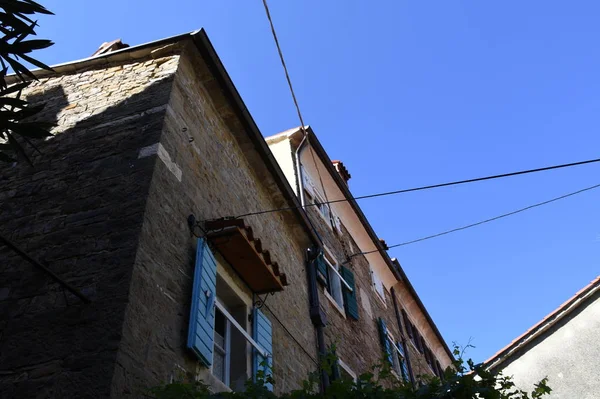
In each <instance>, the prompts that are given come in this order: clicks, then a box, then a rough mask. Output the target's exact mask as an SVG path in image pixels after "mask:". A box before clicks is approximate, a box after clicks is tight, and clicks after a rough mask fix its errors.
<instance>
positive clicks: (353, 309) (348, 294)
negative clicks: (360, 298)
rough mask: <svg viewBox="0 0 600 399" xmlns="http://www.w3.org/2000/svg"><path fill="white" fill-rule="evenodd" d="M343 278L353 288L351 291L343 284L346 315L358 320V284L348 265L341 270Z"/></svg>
mask: <svg viewBox="0 0 600 399" xmlns="http://www.w3.org/2000/svg"><path fill="white" fill-rule="evenodd" d="M340 274H341V275H342V278H343V279H344V280H346V283H348V285H349V286H350V287H351V288H352V291H350V290H349V289H348V288H346V286H345V285H342V290H343V294H344V308H345V309H346V315H347V316H348V317H350V318H353V319H354V320H358V302H357V301H356V285H355V284H354V273H352V271H351V270H350V269H348V268H347V267H344V266H342V267H341V270H340Z"/></svg>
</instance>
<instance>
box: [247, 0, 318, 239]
mask: <svg viewBox="0 0 600 399" xmlns="http://www.w3.org/2000/svg"><path fill="white" fill-rule="evenodd" d="M263 6H264V7H265V13H266V14H267V19H268V20H269V25H270V26H271V33H272V34H273V40H274V41H275V46H277V52H278V53H279V60H280V61H281V65H282V66H283V71H284V72H285V79H286V80H287V83H288V87H289V88H290V93H291V94H292V99H293V100H294V106H295V107H296V112H297V113H298V119H299V120H300V130H301V131H302V133H303V134H304V137H305V138H306V139H307V141H310V140H309V138H308V133H307V132H306V129H305V128H304V119H303V118H302V112H300V105H298V99H297V98H296V93H295V92H294V87H293V86H292V79H291V78H290V74H289V72H288V69H287V65H286V64H285V59H284V58H283V52H282V51H281V46H280V45H279V39H278V38H277V33H276V32H275V26H274V25H273V19H272V18H271V12H270V11H269V5H268V4H267V0H263ZM310 153H311V156H312V160H313V163H314V165H315V169H316V170H317V174H318V175H319V182H320V184H321V189H322V190H323V194H324V195H325V200H326V201H329V198H327V191H326V190H325V185H324V184H323V179H322V178H321V172H320V171H319V168H318V167H317V162H316V160H315V155H314V154H313V150H312V148H311V150H310ZM297 208H298V207H292V208H290V209H297ZM300 208H302V207H300ZM302 211H303V212H305V210H304V208H302ZM305 214H306V212H305ZM247 216H249V215H247ZM306 217H307V219H308V221H309V223H310V225H311V228H312V229H313V231H314V232H315V234H316V236H317V237H318V238H319V240H320V239H321V236H320V235H319V232H318V231H317V229H316V228H315V226H314V225H313V224H312V221H311V219H310V217H308V215H306Z"/></svg>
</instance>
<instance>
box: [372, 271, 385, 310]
mask: <svg viewBox="0 0 600 399" xmlns="http://www.w3.org/2000/svg"><path fill="white" fill-rule="evenodd" d="M369 269H370V270H371V287H372V288H373V291H375V293H376V294H377V297H378V298H379V299H380V300H381V301H382V302H383V304H384V305H386V302H385V285H383V280H382V279H381V278H380V277H379V274H377V272H376V271H375V269H374V268H373V266H372V265H369ZM377 283H379V285H380V286H381V291H382V292H379V290H378V289H377V285H378V284H377Z"/></svg>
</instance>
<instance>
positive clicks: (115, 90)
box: [0, 56, 177, 398]
mask: <svg viewBox="0 0 600 399" xmlns="http://www.w3.org/2000/svg"><path fill="white" fill-rule="evenodd" d="M176 63H177V59H176V57H171V56H165V57H162V58H158V59H151V58H150V57H148V58H147V59H144V60H142V61H132V60H130V61H122V62H120V63H112V64H110V63H108V61H106V62H105V63H103V64H100V65H98V66H96V67H94V68H92V69H89V68H88V69H81V68H82V67H79V66H78V65H71V66H70V67H69V68H68V70H66V69H65V68H63V69H61V70H59V72H57V75H55V76H53V77H49V78H43V79H41V80H40V81H39V82H34V83H33V84H32V85H31V86H30V87H29V88H28V89H27V90H25V92H24V94H25V96H26V97H27V98H28V99H30V100H31V101H33V102H41V101H43V102H46V104H47V106H46V108H45V109H44V111H43V113H42V114H41V115H40V116H39V118H40V119H42V120H44V121H54V122H56V123H57V127H56V128H54V129H53V133H55V136H54V137H52V138H50V139H48V140H46V141H42V142H39V143H37V146H38V148H39V149H40V151H41V154H35V153H34V152H33V151H32V149H31V148H28V150H29V153H30V154H32V155H31V158H32V160H33V163H34V165H35V166H34V167H30V166H29V165H28V164H27V163H26V162H24V161H21V162H19V163H18V164H17V165H13V166H11V165H2V166H3V168H2V176H1V177H0V179H1V180H2V184H1V185H0V201H1V202H2V209H1V211H0V233H1V234H2V235H4V236H5V237H7V238H9V239H10V240H12V241H13V242H14V243H16V244H17V245H19V246H21V247H22V248H23V249H24V250H25V251H26V252H28V253H29V254H30V255H31V256H33V257H35V258H38V259H39V260H41V261H42V262H44V263H45V264H47V265H48V267H49V268H50V269H51V270H53V271H54V272H55V273H56V274H58V275H59V276H61V278H63V279H64V280H66V281H68V282H69V283H70V284H72V285H73V286H75V287H76V288H78V289H80V290H82V291H83V292H84V293H85V295H87V296H88V297H90V298H91V299H92V301H93V302H92V303H91V304H83V303H82V302H81V301H80V300H78V299H77V298H76V297H74V296H73V295H71V294H69V293H66V292H65V291H64V290H63V289H62V287H61V286H59V285H58V284H57V283H55V282H53V281H52V280H51V279H50V278H49V277H48V276H47V275H46V274H44V273H43V272H41V271H40V270H39V269H37V268H34V267H33V266H32V265H31V264H29V263H27V262H26V261H25V260H23V259H22V258H20V257H19V256H17V255H15V253H13V252H11V251H10V250H9V249H7V248H6V247H4V246H0V257H1V260H2V268H1V270H0V397H3V398H4V397H6V398H9V397H10V398H18V397H23V398H30V397H37V398H43V397H57V398H58V397H61V398H62V397H77V398H88V397H108V396H109V393H110V381H111V379H112V374H113V369H114V363H115V358H116V354H117V349H118V347H119V342H120V339H121V328H122V322H123V319H124V312H125V307H126V304H127V301H128V292H129V283H130V279H131V271H132V269H133V267H132V266H133V262H134V258H135V254H136V247H137V241H138V236H139V232H140V229H141V226H142V221H143V212H144V209H145V203H146V197H147V193H148V190H149V188H150V179H151V177H152V171H153V168H154V164H155V159H153V158H141V159H138V154H139V151H140V148H143V147H145V146H148V145H150V144H152V143H155V142H156V141H157V140H158V139H159V137H160V134H161V131H162V125H163V119H164V115H165V110H166V103H167V101H168V98H169V92H170V88H171V85H172V75H173V72H174V67H175V66H176ZM25 147H26V148H27V146H25Z"/></svg>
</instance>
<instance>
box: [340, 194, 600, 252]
mask: <svg viewBox="0 0 600 399" xmlns="http://www.w3.org/2000/svg"><path fill="white" fill-rule="evenodd" d="M598 187H600V184H596V185H594V186H591V187H586V188H584V189H581V190H577V191H575V192H572V193H569V194H565V195H561V196H560V197H556V198H552V199H550V200H547V201H543V202H538V203H537V204H533V205H529V206H526V207H525V208H521V209H517V210H516V211H512V212H508V213H505V214H502V215H499V216H495V217H493V218H489V219H485V220H482V221H479V222H477V223H471V224H468V225H466V226H462V227H457V228H455V229H452V230H447V231H444V232H441V233H437V234H433V235H430V236H426V237H421V238H418V239H416V240H411V241H406V242H403V243H400V244H396V245H389V246H387V248H386V249H375V250H373V251H366V252H359V253H356V254H352V255H350V256H349V257H348V259H351V258H353V257H355V256H359V255H368V254H372V253H375V252H381V251H383V250H386V251H387V250H389V249H392V248H397V247H402V246H405V245H410V244H415V243H417V242H421V241H425V240H430V239H432V238H436V237H440V236H443V235H446V234H451V233H454V232H457V231H461V230H466V229H470V228H471V227H475V226H479V225H482V224H485V223H489V222H493V221H494V220H498V219H502V218H505V217H508V216H512V215H516V214H517V213H521V212H525V211H527V210H529V209H533V208H537V207H539V206H542V205H546V204H550V203H552V202H555V201H559V200H561V199H565V198H568V197H572V196H574V195H577V194H581V193H583V192H586V191H590V190H593V189H595V188H598Z"/></svg>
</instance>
